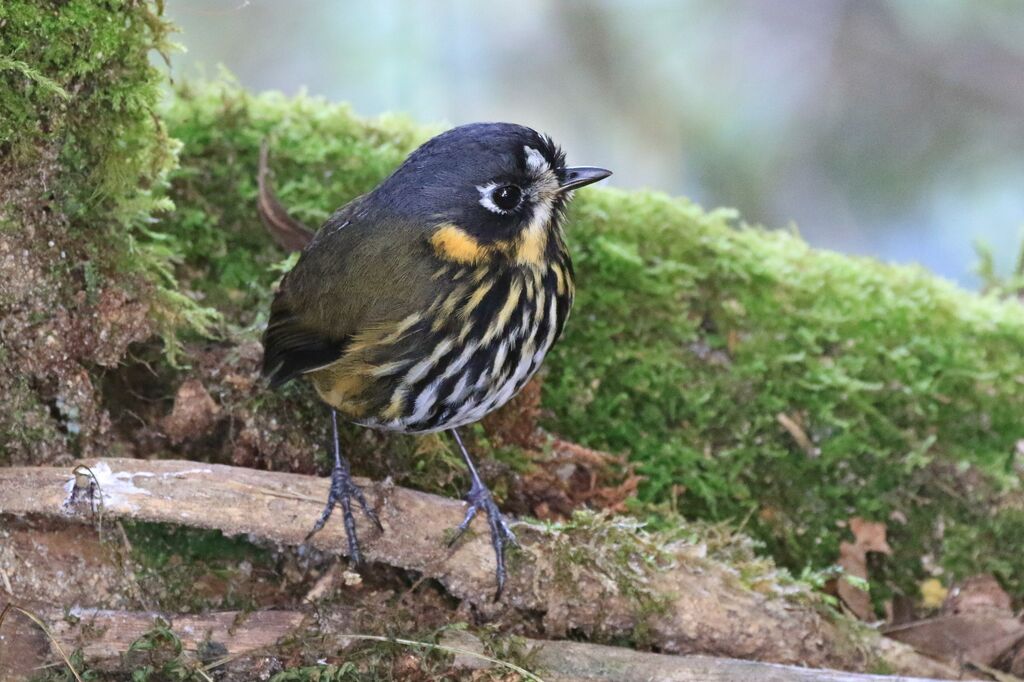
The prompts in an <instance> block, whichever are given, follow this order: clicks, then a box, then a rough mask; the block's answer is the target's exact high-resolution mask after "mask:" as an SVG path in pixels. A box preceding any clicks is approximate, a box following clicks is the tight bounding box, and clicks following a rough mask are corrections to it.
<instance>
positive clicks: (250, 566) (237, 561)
mask: <svg viewBox="0 0 1024 682" xmlns="http://www.w3.org/2000/svg"><path fill="white" fill-rule="evenodd" d="M124 528H125V532H126V534H127V537H128V540H129V543H130V545H131V548H132V553H131V558H132V560H133V562H134V564H135V566H136V568H137V570H136V579H137V580H138V582H139V585H140V586H141V587H142V589H143V590H144V592H145V594H146V595H147V599H149V600H151V602H152V603H153V605H155V606H156V607H158V608H160V609H163V610H167V611H189V612H198V611H203V610H205V609H209V608H218V609H247V608H254V607H255V606H256V604H257V601H258V600H257V599H255V598H254V594H256V593H258V592H259V591H260V590H261V589H263V586H261V585H259V584H257V583H258V582H260V581H258V580H254V578H253V576H254V575H256V574H258V575H266V576H273V575H276V574H277V571H276V568H277V566H276V560H275V559H274V557H273V555H272V553H271V552H270V551H268V550H265V549H262V548H259V547H256V546H255V545H253V544H251V543H249V542H246V541H245V540H242V539H238V538H227V537H225V536H224V535H223V534H222V533H220V532H219V531H204V530H195V529H189V528H180V527H176V526H165V525H161V524H155V523H144V522H132V523H126V524H125V525H124Z"/></svg>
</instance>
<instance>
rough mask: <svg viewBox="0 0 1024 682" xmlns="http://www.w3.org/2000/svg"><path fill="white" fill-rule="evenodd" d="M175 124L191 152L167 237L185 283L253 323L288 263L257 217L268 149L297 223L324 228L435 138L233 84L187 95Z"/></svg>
mask: <svg viewBox="0 0 1024 682" xmlns="http://www.w3.org/2000/svg"><path fill="white" fill-rule="evenodd" d="M166 118H167V120H168V125H169V132H170V134H171V135H172V136H173V137H175V138H177V139H180V140H181V141H182V142H184V149H183V151H182V154H181V165H180V167H179V168H178V169H177V170H176V171H175V172H174V173H172V175H171V183H172V191H173V196H174V198H175V202H176V203H177V205H178V209H177V210H176V211H175V213H174V215H173V217H172V219H171V220H169V221H166V222H164V223H163V225H162V229H161V233H162V234H164V235H166V236H167V237H168V238H169V239H170V240H171V241H172V243H173V244H175V247H174V248H175V250H176V251H177V252H178V253H180V254H181V255H182V258H183V265H184V267H183V268H182V270H181V271H182V272H183V273H184V274H185V276H186V277H187V276H188V272H187V271H188V270H192V271H193V272H194V273H195V274H197V275H198V276H196V277H193V278H190V279H189V280H188V281H189V284H190V285H191V286H194V287H195V289H196V290H198V291H200V292H202V293H203V295H204V296H205V297H206V300H207V301H209V302H211V303H212V304H215V305H216V306H217V307H218V308H219V309H221V310H226V311H230V312H231V313H233V319H236V320H237V321H240V322H244V323H249V322H251V321H252V319H253V317H254V315H260V314H263V312H264V310H265V309H266V306H265V305H255V304H257V303H265V301H266V294H267V291H268V290H269V288H270V285H271V283H272V282H273V281H274V280H275V279H276V278H277V277H279V272H276V271H275V270H274V269H272V266H273V265H274V264H275V263H277V262H278V261H280V260H281V259H282V254H281V251H280V250H279V249H278V248H277V247H275V246H274V245H273V244H272V243H271V242H270V240H269V239H268V238H267V236H266V233H265V231H264V228H263V226H262V225H261V223H260V219H259V216H258V214H257V213H256V193H257V187H256V172H255V169H256V164H257V158H258V155H259V148H260V144H261V142H262V141H263V140H264V139H266V140H267V141H268V143H269V145H270V149H271V167H272V168H273V169H274V172H275V175H276V182H275V185H276V190H277V193H278V195H279V197H280V199H281V201H282V202H283V203H284V204H285V205H286V206H288V208H289V210H290V211H291V212H292V214H293V215H294V216H295V217H296V218H298V219H300V220H302V221H304V222H306V223H308V224H311V225H319V224H321V223H322V222H323V221H324V220H325V219H326V218H327V216H328V215H329V214H330V212H331V211H333V210H334V209H335V208H337V207H338V206H341V205H342V204H344V203H346V202H348V201H349V200H350V199H352V198H354V197H356V196H358V195H360V194H363V193H364V192H366V191H368V190H370V189H372V188H373V187H374V185H376V184H377V183H378V182H379V181H380V180H381V179H382V178H383V177H385V176H386V175H387V173H389V172H390V171H391V170H392V169H393V168H394V167H395V166H396V165H398V163H399V162H401V160H402V159H403V158H404V157H405V156H406V155H407V154H408V153H409V152H410V151H412V150H413V149H414V148H415V147H416V146H417V145H418V144H419V143H420V142H422V141H423V140H424V139H425V138H426V137H427V136H428V132H427V131H426V130H424V129H422V128H420V127H418V126H415V125H413V124H412V123H411V122H410V121H408V120H406V119H401V118H395V117H383V118H380V119H376V120H367V119H363V118H359V117H357V116H356V115H355V114H353V113H352V111H351V109H350V108H349V107H347V106H345V105H334V104H328V103H326V102H324V101H323V100H320V99H316V98H311V97H306V96H299V97H297V98H294V99H286V98H285V97H284V96H283V95H280V94H276V93H268V94H265V95H261V96H258V97H254V96H252V95H250V94H248V93H246V92H245V91H244V90H241V89H240V88H239V87H237V86H236V85H235V84H233V83H230V82H221V83H214V84H209V85H205V86H202V85H189V84H183V85H181V86H179V88H178V89H177V91H176V93H175V97H174V98H173V99H172V100H171V102H170V104H169V107H168V108H167V111H166ZM313 141H315V143H314V144H311V142H313Z"/></svg>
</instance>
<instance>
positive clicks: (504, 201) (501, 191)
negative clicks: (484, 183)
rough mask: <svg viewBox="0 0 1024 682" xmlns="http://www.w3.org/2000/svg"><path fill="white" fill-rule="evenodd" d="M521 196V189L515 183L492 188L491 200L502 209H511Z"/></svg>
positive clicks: (516, 204) (517, 203)
mask: <svg viewBox="0 0 1024 682" xmlns="http://www.w3.org/2000/svg"><path fill="white" fill-rule="evenodd" d="M522 198H523V191H522V190H521V189H519V188H518V187H516V186H515V185H505V186H503V187H499V188H497V189H496V190H494V193H493V194H491V201H493V202H494V205H495V206H497V207H498V208H500V209H501V210H502V211H511V210H512V209H514V208H515V207H516V206H518V205H519V202H520V201H521V200H522Z"/></svg>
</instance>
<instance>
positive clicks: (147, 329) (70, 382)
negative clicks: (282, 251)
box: [0, 0, 214, 463]
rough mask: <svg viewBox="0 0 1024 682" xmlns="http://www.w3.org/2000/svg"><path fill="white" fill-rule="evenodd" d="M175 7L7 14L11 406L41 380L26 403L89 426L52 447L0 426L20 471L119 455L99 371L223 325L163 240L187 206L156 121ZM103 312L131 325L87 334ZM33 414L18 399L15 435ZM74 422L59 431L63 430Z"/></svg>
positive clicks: (1, 248)
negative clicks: (201, 302)
mask: <svg viewBox="0 0 1024 682" xmlns="http://www.w3.org/2000/svg"><path fill="white" fill-rule="evenodd" d="M161 10H162V3H161V2H157V1H155V0H154V1H153V2H147V1H140V2H129V1H127V0H101V1H98V2H97V1H95V0H69V1H68V2H61V3H44V4H40V3H38V2H34V1H31V0H11V1H10V2H4V3H2V4H0V195H2V196H3V198H4V200H3V202H0V225H2V228H0V255H2V258H0V320H2V324H3V329H2V334H3V337H4V342H5V345H6V346H7V347H8V348H9V349H11V357H10V358H9V359H7V360H5V361H4V363H3V364H2V365H0V395H3V396H8V395H11V394H21V393H24V392H23V391H21V390H20V389H18V388H17V387H16V386H14V384H15V383H16V382H18V381H20V380H21V378H22V377H28V378H29V383H30V392H31V393H34V394H35V395H34V398H35V399H34V401H33V400H30V399H29V398H30V397H31V396H24V395H23V396H22V397H21V398H19V400H20V404H21V405H31V403H33V402H34V403H36V404H42V405H54V404H57V403H59V402H62V401H63V402H64V403H65V404H67V405H70V406H72V408H73V409H74V410H77V411H78V412H79V413H80V414H82V415H86V416H87V417H88V419H87V420H86V422H85V423H83V424H82V425H81V429H80V431H79V432H76V433H73V434H72V433H70V432H68V433H63V434H62V435H61V436H59V437H57V438H54V439H48V440H47V442H46V443H45V445H44V446H43V447H40V444H39V443H38V442H36V441H35V440H34V438H35V435H36V434H37V433H38V431H37V430H32V431H24V430H19V429H18V428H16V427H12V426H9V425H8V424H6V423H0V429H2V431H0V443H3V445H2V446H0V447H2V448H3V456H4V457H6V458H7V459H9V460H11V461H16V462H24V463H28V462H42V461H53V460H54V459H56V458H59V457H62V456H63V457H67V456H69V455H72V454H83V453H88V452H90V451H91V449H92V448H94V447H98V446H102V445H104V444H105V433H104V431H105V426H104V424H105V417H104V415H103V411H102V409H101V408H100V407H99V406H98V404H97V402H98V401H97V396H96V395H95V393H94V391H93V390H92V388H91V385H90V382H91V380H90V378H89V370H90V369H91V368H93V367H95V366H96V365H101V366H108V367H109V366H111V365H113V364H116V363H117V361H118V360H119V359H120V358H121V357H122V356H123V354H124V349H125V346H126V345H127V343H128V341H130V340H131V339H127V338H125V337H124V336H122V333H123V334H124V335H126V336H133V337H134V338H135V339H138V338H141V337H144V336H147V335H148V334H149V333H151V331H152V330H157V331H158V332H159V333H160V334H161V335H162V336H163V338H165V339H166V340H167V341H169V347H171V348H173V347H174V346H175V339H176V338H177V335H178V334H179V333H181V332H182V331H183V330H186V329H189V328H191V329H192V330H199V331H204V330H206V329H208V328H209V325H210V323H211V322H212V320H213V317H214V314H213V312H212V311H204V310H203V309H202V308H200V307H199V306H198V305H197V304H196V303H195V302H194V301H193V300H192V299H191V298H189V297H188V296H187V295H184V294H182V293H181V292H180V291H178V287H177V284H176V282H175V281H174V278H173V272H172V262H173V261H174V260H175V259H176V257H177V255H176V254H175V253H174V252H173V251H170V250H168V249H167V248H166V245H165V243H163V241H162V239H161V237H160V235H157V234H156V233H154V232H152V231H151V230H150V229H149V225H150V224H151V223H152V221H153V220H154V218H155V216H156V215H157V214H159V213H161V212H166V211H168V210H170V209H171V208H172V205H171V203H170V202H169V201H168V200H167V198H166V196H165V193H164V189H165V179H166V174H167V172H168V171H169V169H170V168H171V167H173V165H174V163H175V153H176V151H177V143H176V142H174V141H173V140H172V139H170V138H169V137H168V136H167V135H166V132H165V130H164V127H163V123H162V122H161V121H160V118H159V117H158V115H157V113H156V107H157V104H158V102H159V100H160V97H161V91H162V86H163V82H164V75H163V74H162V73H161V72H160V70H159V69H157V68H155V67H154V66H153V65H152V64H151V63H150V54H151V52H154V51H156V52H158V53H161V54H166V52H167V51H168V50H169V49H170V47H171V45H170V43H169V42H168V39H167V38H168V34H169V31H170V26H169V25H168V24H167V23H166V22H164V20H163V19H162V17H161ZM104 303H106V304H107V307H106V308H105V309H104V307H103V304H104ZM113 303H116V306H115V305H112V304H113ZM115 307H119V309H118V310H114V308H115ZM129 312H130V313H131V314H132V315H134V317H133V319H132V320H127V319H125V318H127V317H128V313H129ZM104 313H108V314H109V316H108V317H107V320H108V321H110V320H112V319H113V318H114V317H117V315H118V314H120V313H124V315H123V317H122V319H120V320H119V321H118V324H116V325H115V326H119V327H120V328H121V330H128V331H124V332H119V331H118V330H116V329H114V330H113V333H112V334H110V335H109V336H104V335H102V334H96V335H95V336H92V337H91V338H85V337H89V335H90V332H91V329H90V327H91V328H92V329H95V328H101V327H103V324H104V319H103V315H104ZM147 313H148V315H147ZM132 323H134V324H132ZM112 324H113V323H112ZM41 339H45V340H46V344H47V345H46V346H45V348H46V349H47V350H43V345H42V344H41V343H40V340H41ZM12 402H13V401H12ZM20 409H21V408H20V407H19V405H9V404H8V402H7V400H5V402H4V410H3V411H4V412H6V413H8V414H10V415H12V421H13V423H14V424H17V422H18V420H19V419H20V418H21V416H22V414H28V415H29V417H30V418H31V419H33V420H35V419H36V417H37V416H38V410H35V409H34V408H32V407H31V406H30V407H28V408H27V410H28V411H27V412H25V413H22V412H21V411H20ZM51 411H52V410H51ZM61 419H62V417H61V414H60V411H59V410H58V411H56V412H55V413H54V416H53V421H54V422H56V423H55V424H54V425H53V426H55V427H56V428H58V429H64V425H63V424H62V423H61ZM65 430H66V429H65Z"/></svg>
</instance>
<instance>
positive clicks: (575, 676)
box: [7, 609, 927, 682]
mask: <svg viewBox="0 0 1024 682" xmlns="http://www.w3.org/2000/svg"><path fill="white" fill-rule="evenodd" d="M69 615H70V618H69V617H68V615H66V614H64V613H63V612H61V613H51V614H49V615H48V617H47V618H46V620H47V622H48V625H49V626H50V629H51V632H52V633H53V635H54V637H55V638H56V639H57V641H59V642H60V644H61V646H63V647H64V648H65V650H68V651H71V650H81V652H82V654H83V657H84V660H85V661H86V663H88V664H89V665H90V666H93V667H96V668H98V669H100V670H105V671H113V672H118V671H125V670H127V668H126V666H130V665H131V661H130V659H127V658H125V657H124V655H123V654H124V652H125V651H126V650H127V649H128V647H129V646H130V645H131V643H132V642H134V641H136V640H138V639H139V638H140V637H142V636H143V635H144V634H145V633H146V632H147V631H149V630H150V629H151V628H152V627H153V625H154V623H156V622H157V619H158V618H160V619H162V620H163V621H164V622H165V623H167V625H168V626H169V627H170V629H171V630H172V631H173V632H174V633H175V634H176V635H177V636H178V637H179V638H180V640H181V643H182V647H183V650H184V651H185V652H186V654H187V655H190V656H193V657H198V658H203V659H204V660H207V661H211V659H212V660H213V661H216V660H220V661H230V668H231V673H232V674H234V675H244V673H245V671H246V669H247V666H250V665H251V666H254V667H256V666H260V665H261V664H262V661H261V660H260V659H263V658H266V657H270V656H273V655H274V649H273V646H274V645H275V644H276V643H277V642H281V641H284V640H286V639H289V638H301V637H303V636H304V635H305V634H308V631H313V632H315V633H316V634H315V636H316V637H317V638H318V640H319V641H321V642H322V644H323V646H324V649H325V651H330V652H331V656H334V655H335V654H336V652H338V651H339V650H342V649H344V648H345V646H346V644H349V643H351V642H353V641H356V640H351V638H346V637H345V635H344V634H343V633H335V634H325V633H324V632H323V631H321V630H318V629H317V624H316V623H315V616H314V615H313V614H306V613H303V612H298V611H257V612H254V613H241V612H220V613H211V614H206V615H169V614H165V613H156V612H149V613H147V612H132V611H107V610H100V609H75V610H73V611H72V612H71V613H70V614H69ZM338 625H339V623H337V622H335V623H334V626H335V628H336V627H337V626H338ZM17 636H20V637H23V638H34V639H37V640H38V639H40V637H39V635H38V634H36V635H33V634H32V633H26V632H21V633H19V634H18V635H17ZM347 639H348V640H349V641H346V640H347ZM7 644H8V646H13V647H18V648H19V649H20V650H26V651H28V650H32V649H33V648H34V649H35V650H37V651H38V650H39V649H40V643H39V642H34V643H29V642H24V643H21V642H18V641H14V640H13V639H12V640H9V641H8V643H7ZM441 645H442V646H445V647H449V648H455V649H460V650H462V651H467V652H471V653H480V654H483V653H484V647H483V644H482V643H481V642H480V641H479V640H477V639H475V638H474V637H472V636H471V635H469V633H465V632H461V633H460V637H459V638H458V639H457V640H454V641H446V640H444V639H442V641H441ZM523 646H524V651H528V652H531V653H530V654H529V657H530V659H531V660H532V661H533V662H534V664H535V668H536V671H538V674H540V675H542V676H543V678H544V680H545V682H604V681H607V682H641V681H647V680H660V681H662V682H697V681H698V680H699V681H703V682H746V681H748V680H759V681H761V682H901V681H903V682H910V681H911V680H913V681H915V682H927V679H926V678H917V677H914V678H911V677H891V676H882V675H865V674H857V673H846V672H841V671H836V670H826V669H814V668H801V667H798V666H789V665H779V664H774V663H760V662H756V661H741V660H737V659H732V658H720V657H713V656H700V655H697V656H673V655H668V654H652V653H644V652H639V651H633V650H631V649H625V648H622V647H612V646H603V645H600V644H589V643H585V642H569V641H544V640H535V639H523ZM413 648H415V647H413ZM211 652H214V653H215V654H216V655H214V656H211ZM340 657H341V658H344V655H343V654H341V656H340ZM460 661H463V662H467V663H470V664H472V665H473V666H474V667H489V666H490V665H491V664H489V663H487V662H486V661H483V660H482V659H478V658H473V657H472V656H469V655H467V654H465V653H463V654H458V655H457V660H456V661H455V663H454V665H455V666H458V665H459V662H460Z"/></svg>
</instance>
